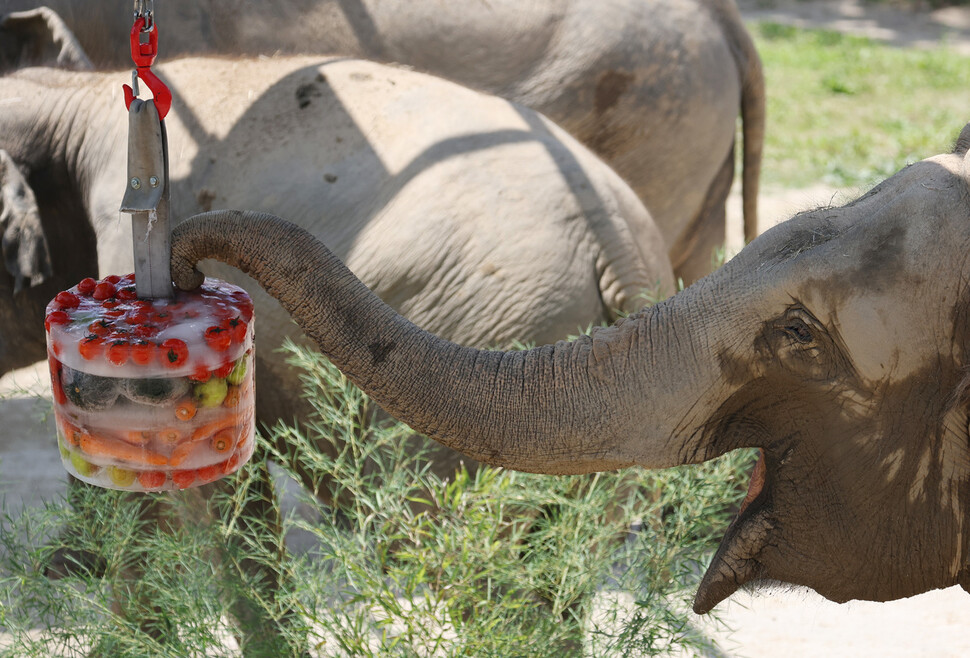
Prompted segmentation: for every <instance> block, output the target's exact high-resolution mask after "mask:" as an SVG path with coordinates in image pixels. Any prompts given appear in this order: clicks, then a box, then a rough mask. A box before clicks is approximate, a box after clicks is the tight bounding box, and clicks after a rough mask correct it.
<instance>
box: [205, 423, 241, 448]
mask: <svg viewBox="0 0 970 658" xmlns="http://www.w3.org/2000/svg"><path fill="white" fill-rule="evenodd" d="M238 436H239V435H238V434H236V432H235V428H226V429H224V430H219V431H218V432H216V433H215V434H214V435H213V436H212V439H210V440H209V447H210V448H212V450H213V451H214V452H218V453H225V452H229V451H230V450H232V449H233V448H235V447H236V440H237V438H238Z"/></svg>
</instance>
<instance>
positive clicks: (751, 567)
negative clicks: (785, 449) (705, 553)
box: [694, 450, 772, 614]
mask: <svg viewBox="0 0 970 658" xmlns="http://www.w3.org/2000/svg"><path fill="white" fill-rule="evenodd" d="M767 484H768V468H767V464H766V461H765V452H764V450H759V452H758V461H757V462H756V463H755V464H754V466H753V468H752V470H751V477H750V481H749V482H748V492H747V494H746V495H745V497H744V500H743V501H742V503H741V505H740V508H739V510H738V513H737V515H736V516H735V517H734V520H733V521H732V522H731V524H730V525H729V526H728V529H727V531H726V532H725V534H724V537H723V538H722V539H721V544H720V546H718V549H717V552H716V553H715V554H714V557H713V558H712V560H711V564H710V566H708V568H707V571H706V572H705V573H704V577H703V579H702V580H701V584H700V585H699V586H698V588H697V594H696V595H695V597H694V612H696V613H697V614H706V613H708V612H710V611H711V609H713V608H714V606H716V605H717V604H718V603H720V602H721V601H723V600H724V599H726V598H728V597H729V596H731V595H732V594H734V592H736V591H737V590H738V588H740V587H741V586H742V585H744V584H745V583H748V582H750V581H752V580H756V579H757V578H759V577H761V576H762V575H763V572H764V570H763V568H762V566H761V563H760V562H759V561H758V559H757V556H758V554H759V553H760V552H761V549H762V548H763V547H764V546H765V544H766V543H767V539H768V535H769V532H770V530H771V528H772V523H771V521H770V520H769V518H768V514H767V511H766V509H765V506H764V505H763V504H761V502H762V499H763V498H765V497H766V489H767V486H766V485H767Z"/></svg>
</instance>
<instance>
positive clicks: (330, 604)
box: [0, 346, 751, 657]
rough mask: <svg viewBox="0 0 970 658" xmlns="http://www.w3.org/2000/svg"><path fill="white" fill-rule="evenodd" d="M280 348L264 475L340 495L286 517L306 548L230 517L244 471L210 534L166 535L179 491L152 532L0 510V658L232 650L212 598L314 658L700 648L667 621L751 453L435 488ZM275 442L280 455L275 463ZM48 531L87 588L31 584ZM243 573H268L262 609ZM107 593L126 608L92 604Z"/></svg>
mask: <svg viewBox="0 0 970 658" xmlns="http://www.w3.org/2000/svg"><path fill="white" fill-rule="evenodd" d="M289 349H290V350H291V359H292V361H293V363H295V364H296V365H298V366H300V367H301V368H302V369H303V372H304V375H303V385H304V389H305V394H306V396H307V398H308V399H309V400H310V401H311V402H312V404H313V407H314V410H315V413H314V415H313V417H312V418H311V419H310V420H309V421H308V422H307V423H306V425H305V428H304V429H303V430H302V431H299V430H297V429H295V428H292V427H286V426H282V425H281V426H279V427H277V428H275V429H274V431H273V433H272V434H273V435H272V437H271V439H272V440H270V441H263V442H262V443H261V445H262V447H263V449H264V450H266V451H269V452H270V453H272V454H273V457H274V459H275V460H276V461H277V462H278V463H280V464H282V466H283V473H284V475H283V477H293V476H292V475H290V473H292V471H293V469H296V468H298V469H300V471H301V472H303V473H305V474H309V475H311V476H312V477H313V478H315V479H316V481H317V482H318V483H319V485H320V486H321V487H327V488H329V490H330V491H331V492H332V493H334V494H335V495H336V496H337V497H339V498H340V499H341V500H345V501H347V503H346V504H345V505H342V506H341V507H340V508H334V507H326V506H324V505H322V504H320V503H319V502H318V501H317V500H316V499H315V498H312V497H310V496H309V495H305V496H303V500H302V502H303V503H304V506H305V507H304V512H305V510H306V509H307V506H308V508H309V509H310V510H312V512H313V514H310V515H307V514H306V513H303V514H299V515H298V514H290V515H288V516H287V517H286V518H285V520H284V524H283V530H284V531H286V532H290V533H293V532H300V533H303V536H304V537H305V538H306V537H309V538H310V539H311V540H312V541H310V544H311V545H312V549H311V550H309V551H307V552H305V553H303V554H299V555H290V556H287V557H283V558H282V559H281V556H280V553H279V551H278V544H277V543H276V541H275V540H274V534H273V532H272V528H268V527H265V524H262V525H261V522H260V520H258V519H252V518H247V517H246V513H247V512H246V506H245V502H246V501H247V499H249V498H250V497H253V496H258V495H260V494H259V493H254V491H255V490H256V482H257V481H258V478H256V474H257V472H258V467H257V466H254V465H249V466H247V467H246V468H245V469H243V471H242V472H241V474H238V475H237V476H236V477H235V481H234V482H233V487H232V488H231V489H227V490H225V491H222V492H220V493H217V494H216V496H215V498H214V500H212V501H211V503H210V505H211V507H212V509H213V510H214V511H215V514H214V517H215V521H208V520H206V519H200V520H198V522H185V521H184V519H185V518H189V517H191V516H192V515H191V514H189V513H188V510H187V509H185V508H183V507H180V506H187V505H189V503H188V501H187V500H185V499H182V498H181V497H177V499H178V500H179V501H180V502H178V503H177V504H176V505H175V508H174V509H173V510H172V511H171V514H173V515H175V516H178V517H179V518H181V519H183V521H182V522H181V523H180V524H172V525H174V526H175V527H174V528H173V529H170V530H163V529H160V527H159V525H158V524H155V523H146V522H144V521H141V520H139V519H140V515H139V509H140V507H141V504H142V503H143V501H144V500H145V498H146V497H139V498H133V497H132V496H130V495H120V494H118V493H117V492H110V491H101V490H97V489H94V488H86V490H85V491H84V492H83V495H82V496H81V497H80V500H78V501H76V507H77V508H78V511H76V512H75V511H71V510H70V509H69V508H68V506H67V505H65V504H64V503H63V502H61V503H58V504H50V505H48V506H46V507H45V508H43V509H40V510H36V509H35V510H27V511H25V512H23V513H21V514H17V515H8V516H7V518H6V525H7V526H8V527H7V530H6V531H5V532H4V534H3V537H2V541H3V554H2V563H0V575H2V577H0V596H2V600H3V601H5V602H6V605H4V606H3V607H2V608H0V610H2V612H0V626H2V627H3V629H4V630H5V631H6V632H7V633H10V638H11V639H10V640H9V641H8V645H7V648H6V652H7V654H6V655H15V656H48V655H81V654H80V653H73V652H72V651H73V649H72V647H73V648H74V649H77V648H78V647H86V646H87V647H91V646H93V647H97V648H99V649H100V650H101V651H102V655H112V656H114V655H125V656H165V655H172V656H176V655H178V656H186V655H192V656H196V655H198V656H201V655H210V656H211V655H233V649H232V642H231V640H229V639H228V638H229V637H230V636H231V633H232V631H233V624H232V623H231V622H230V620H231V619H232V618H233V610H234V608H233V607H232V605H231V602H232V601H234V600H237V599H240V598H241V599H244V600H245V601H248V602H249V603H250V604H251V605H254V606H257V607H259V608H260V612H261V614H262V616H263V617H265V618H268V619H277V618H280V617H282V616H283V614H284V613H283V612H281V611H282V610H287V611H290V617H295V618H296V621H295V622H293V621H292V619H291V622H290V623H289V625H287V626H285V631H284V633H285V636H284V637H283V638H282V639H281V641H280V643H279V644H277V645H276V648H275V649H274V654H273V655H286V654H287V653H292V652H296V651H298V650H299V649H300V648H301V647H302V646H304V643H305V642H306V641H307V638H309V642H308V644H309V647H310V650H311V653H312V654H313V655H320V656H387V655H400V656H417V655H422V656H423V655H435V656H515V655H529V656H560V657H561V656H570V655H583V654H585V655H596V656H641V655H643V656H645V655H658V654H663V653H666V652H668V651H672V650H675V651H680V650H683V649H685V648H686V649H692V648H693V649H700V648H702V647H705V646H708V645H709V640H708V639H707V638H705V637H704V636H703V635H702V634H700V633H699V632H697V631H696V630H695V629H694V628H693V627H692V626H691V623H690V614H689V613H687V612H686V611H687V610H688V609H689V600H690V597H691V596H692V594H693V590H694V588H695V587H696V584H697V581H698V578H699V575H700V573H701V572H702V566H703V565H702V564H701V563H702V562H703V561H704V560H705V559H706V556H708V555H709V554H710V552H711V550H712V548H713V547H714V545H715V542H716V541H717V540H718V539H719V537H720V534H721V533H722V532H723V530H724V528H725V526H726V524H727V523H728V519H729V516H730V515H731V512H732V511H733V509H734V507H735V506H736V504H737V503H738V501H739V499H740V497H742V496H743V494H744V487H745V485H746V478H745V476H744V475H743V474H742V472H743V471H745V470H746V469H747V467H748V466H750V463H751V461H750V460H751V455H750V453H738V454H734V455H729V456H727V457H726V458H723V459H721V460H718V461H717V462H712V463H710V464H706V465H704V466H700V467H692V468H681V469H671V470H667V471H658V472H650V471H643V470H636V469H629V470H625V471H621V472H613V473H600V474H594V475H589V476H571V477H552V476H541V475H532V474H524V473H514V472H510V471H505V470H501V469H495V468H489V467H483V468H479V469H477V470H476V471H474V472H469V471H467V470H465V469H463V468H462V469H460V470H458V472H456V473H455V474H454V477H452V478H450V479H449V480H447V481H444V480H441V479H438V478H436V477H435V476H434V475H432V474H431V473H429V470H428V456H429V451H430V450H431V446H430V445H428V442H427V441H426V440H424V439H421V438H420V437H414V436H413V435H412V434H411V433H410V432H409V430H408V428H406V427H404V426H403V425H401V424H399V423H396V422H393V421H391V420H387V419H384V418H382V417H381V416H380V415H379V414H378V413H377V410H376V409H375V407H374V405H373V404H372V403H370V402H369V400H368V399H367V398H366V396H365V395H363V394H362V393H361V392H360V391H359V389H357V388H356V387H354V386H353V385H352V384H350V383H349V382H348V381H347V380H346V378H344V377H343V376H342V375H341V374H340V373H339V372H338V371H336V370H335V369H334V368H333V367H332V366H330V365H329V364H328V363H327V362H326V361H325V360H324V359H323V358H322V357H320V356H319V355H317V354H315V353H310V352H306V351H303V350H300V349H298V348H295V347H292V346H291V347H290V348H289ZM277 439H285V442H286V444H287V445H288V446H289V447H288V449H287V450H286V452H285V454H284V453H278V452H274V448H273V447H272V446H273V445H276V443H277ZM320 443H324V444H329V446H330V448H331V449H330V450H329V451H327V450H323V451H321V450H319V449H317V445H318V444H320ZM63 527H69V528H70V529H71V532H70V535H69V536H70V537H72V547H73V548H75V549H78V550H88V551H93V552H95V553H97V555H98V556H99V558H100V562H101V564H102V566H103V568H104V576H103V577H100V576H99V575H98V574H93V573H89V574H84V573H81V574H75V575H72V576H70V577H67V578H64V579H62V580H57V581H51V580H48V579H47V578H45V577H44V576H43V567H44V565H45V564H46V561H47V560H48V559H49V555H50V552H51V550H52V548H51V547H50V545H49V544H48V540H49V538H50V537H52V536H54V535H55V534H56V533H57V532H58V531H59V530H60V529H61V528H63ZM631 528H637V531H636V532H630V529H631ZM214 556H221V557H222V566H221V567H220V568H218V569H216V568H214V567H213V557H214ZM243 560H249V561H251V562H255V563H257V564H260V565H262V566H263V567H265V568H267V569H275V570H276V572H277V573H278V574H279V575H281V576H282V578H281V580H282V583H283V585H282V589H281V590H280V591H279V592H278V595H277V597H276V599H275V600H274V599H273V597H272V596H271V595H270V593H271V587H270V585H271V584H270V583H268V582H267V581H266V580H265V579H262V580H261V579H259V578H255V577H252V576H251V575H250V574H249V573H248V572H247V570H246V569H245V568H244V567H243V566H242V564H243ZM133 568H137V569H138V571H139V572H140V575H139V577H138V578H137V580H132V578H131V574H132V569H133ZM119 593H120V594H122V595H123V600H125V601H127V602H128V605H127V609H125V610H121V611H118V610H112V600H113V595H115V594H119ZM132 602H135V603H132ZM145 602H148V604H147V605H146V604H145ZM294 613H295V614H294ZM31 629H34V630H33V631H31Z"/></svg>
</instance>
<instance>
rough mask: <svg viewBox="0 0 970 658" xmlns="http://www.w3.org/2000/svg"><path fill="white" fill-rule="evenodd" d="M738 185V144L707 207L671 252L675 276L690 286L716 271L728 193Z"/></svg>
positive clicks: (716, 180)
mask: <svg viewBox="0 0 970 658" xmlns="http://www.w3.org/2000/svg"><path fill="white" fill-rule="evenodd" d="M733 182H734V144H733V143H732V144H731V149H730V150H729V151H728V155H727V158H726V159H725V160H724V164H723V165H721V168H720V170H718V172H717V176H715V177H714V180H713V181H711V185H710V187H709V188H708V190H707V195H706V196H705V197H704V205H703V206H701V209H700V211H699V212H698V213H697V215H695V216H694V219H693V220H691V222H690V225H689V226H687V228H685V229H684V230H683V231H682V232H681V234H680V237H679V238H678V240H677V242H676V244H674V245H673V248H672V249H671V250H670V254H671V262H672V264H673V266H674V275H675V276H676V277H678V278H680V279H683V281H684V285H685V286H687V285H690V284H691V283H693V282H694V281H697V280H698V279H700V278H701V277H704V276H707V275H708V274H710V273H711V272H712V271H713V270H714V266H715V265H716V263H715V258H714V257H715V253H716V252H717V250H718V249H720V248H721V247H723V246H724V241H725V225H726V224H727V213H726V211H725V206H726V205H727V198H728V194H730V192H731V184H732V183H733Z"/></svg>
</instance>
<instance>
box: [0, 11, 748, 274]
mask: <svg viewBox="0 0 970 658" xmlns="http://www.w3.org/2000/svg"><path fill="white" fill-rule="evenodd" d="M37 4H38V3H37V1H36V0H0V15H2V14H4V13H7V12H11V11H16V10H24V9H30V8H32V7H35V6H36V5H37ZM45 4H47V5H49V6H50V7H52V8H53V9H54V10H56V11H57V12H58V13H59V14H60V15H61V16H62V17H63V19H64V21H65V22H66V25H67V27H68V28H69V29H70V30H73V32H74V33H75V34H76V35H77V38H78V41H79V42H80V44H81V46H82V47H83V48H84V49H85V50H86V51H87V52H88V54H89V55H90V56H91V60H92V61H93V62H94V64H95V65H96V66H98V67H130V66H131V61H130V57H129V54H128V38H127V35H128V31H129V30H130V28H131V22H132V21H131V12H130V10H129V5H126V4H125V3H118V2H108V1H106V0H83V1H82V0H48V1H47V2H46V3H45ZM156 14H157V19H158V23H159V26H160V34H161V38H160V41H159V44H160V45H159V48H160V54H159V56H160V58H161V60H160V61H165V60H168V59H171V58H172V57H176V56H179V55H184V54H202V53H219V54H237V55H257V54H264V55H272V54H275V53H317V54H328V55H330V54H341V55H350V56H354V57H362V58H366V59H371V60H376V61H383V62H399V63H401V64H405V65H408V66H413V67H415V68H417V69H420V70H423V71H426V72H429V73H432V74H434V75H437V76H440V77H444V78H448V79H451V80H454V81H456V82H459V83H461V84H463V85H465V86H469V87H472V88H475V89H479V90H481V91H485V92H488V93H491V94H495V95H498V96H501V97H503V98H507V99H509V100H512V101H515V102H517V103H520V104H522V105H525V106H527V107H530V108H532V109H534V110H537V111H539V112H541V113H543V114H545V115H546V116H548V117H549V118H550V119H552V120H553V121H554V122H555V123H557V124H558V125H559V126H561V127H562V128H564V129H566V130H567V131H568V132H569V133H571V134H572V135H573V136H574V137H576V138H578V139H579V140H580V141H581V142H582V143H583V144H585V145H586V146H587V147H588V148H590V149H591V150H592V151H593V152H595V153H596V154H597V155H599V156H600V157H601V158H603V159H604V160H605V161H606V162H607V163H608V164H609V165H610V166H611V167H612V168H613V169H614V170H615V171H616V172H617V173H619V174H620V176H621V177H623V179H624V180H626V181H627V182H628V183H629V184H630V185H631V187H632V188H633V190H634V191H635V192H636V193H637V195H638V196H639V197H640V199H641V200H642V201H643V203H644V204H645V205H646V207H647V209H648V210H649V211H650V213H651V215H652V216H653V218H654V221H655V222H656V223H657V225H658V226H659V228H660V232H661V235H662V236H663V238H664V240H665V241H666V243H667V248H668V254H669V256H670V260H671V263H672V264H673V266H674V271H675V273H676V274H677V276H679V277H681V278H683V279H684V281H685V282H687V283H690V282H691V281H694V280H696V279H697V278H699V277H701V276H703V275H705V274H707V273H708V272H710V270H711V264H712V256H713V252H714V250H715V249H716V248H718V247H721V246H722V245H723V244H724V236H725V201H726V199H727V196H728V192H729V190H730V187H731V184H732V181H733V178H734V141H735V134H736V120H737V117H738V113H739V111H740V113H741V115H742V117H743V151H742V153H743V157H742V162H743V197H744V217H745V219H744V223H745V238H746V239H747V240H751V239H753V238H754V236H755V235H757V228H758V227H757V205H756V197H757V192H758V178H759V173H760V167H761V148H762V142H763V138H764V102H765V99H764V80H763V76H762V72H761V63H760V60H759V58H758V54H757V52H756V51H755V48H754V45H753V43H752V41H751V38H750V35H749V34H748V32H747V31H746V29H745V27H744V25H743V23H742V21H741V18H740V15H739V13H738V10H737V7H736V5H735V3H734V2H733V0H608V1H605V0H529V1H525V2H523V1H522V0H487V1H485V0H467V1H465V2H434V1H432V0H318V1H311V0H278V1H275V2H254V1H252V0H203V1H198V0H164V1H163V2H159V3H157V7H156ZM34 29H36V30H40V29H43V28H41V27H36V28H34ZM3 38H4V37H3V33H2V28H0V42H2V40H3ZM8 40H9V39H8ZM0 50H2V49H0Z"/></svg>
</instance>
